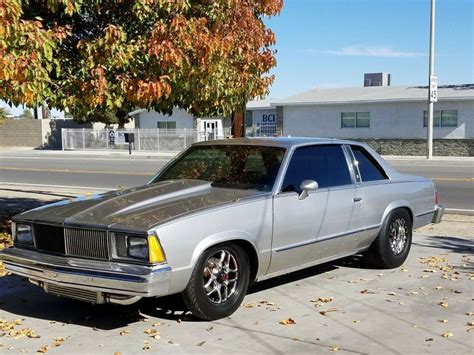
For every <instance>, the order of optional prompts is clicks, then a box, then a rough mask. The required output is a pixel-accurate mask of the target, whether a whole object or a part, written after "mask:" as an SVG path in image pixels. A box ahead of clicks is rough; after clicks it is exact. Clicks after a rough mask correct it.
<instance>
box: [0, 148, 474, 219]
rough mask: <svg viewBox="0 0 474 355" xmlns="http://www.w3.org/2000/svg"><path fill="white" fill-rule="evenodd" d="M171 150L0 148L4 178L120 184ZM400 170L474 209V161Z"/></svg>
mask: <svg viewBox="0 0 474 355" xmlns="http://www.w3.org/2000/svg"><path fill="white" fill-rule="evenodd" d="M168 159H169V158H168V157H165V156H147V155H139V156H137V155H132V156H128V155H123V154H121V155H119V154H116V155H110V154H109V155H104V154H82V153H77V152H57V153H56V152H42V151H31V150H21V151H11V150H9V151H0V183H1V182H7V183H23V184H40V185H61V186H71V187H89V188H101V189H114V188H118V187H131V186H137V185H141V184H145V183H146V182H147V181H149V180H150V178H151V177H152V176H153V175H154V174H155V173H156V172H157V171H158V170H159V169H160V168H161V167H162V166H163V165H164V164H165V163H166V162H167V161H168ZM390 163H391V164H392V165H393V166H394V167H395V168H396V169H397V170H399V171H401V172H405V173H409V174H415V175H421V176H425V177H428V178H431V179H433V180H434V182H435V184H436V186H437V187H438V191H439V195H440V200H441V201H442V203H443V204H444V205H445V207H447V208H451V209H469V210H472V209H474V202H473V201H474V164H473V163H472V162H469V161H458V160H443V161H439V160H436V161H421V160H392V161H390Z"/></svg>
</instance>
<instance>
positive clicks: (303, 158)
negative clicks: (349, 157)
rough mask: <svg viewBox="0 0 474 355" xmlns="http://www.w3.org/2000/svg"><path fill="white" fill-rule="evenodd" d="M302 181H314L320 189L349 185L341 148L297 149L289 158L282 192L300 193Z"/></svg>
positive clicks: (312, 147) (331, 146) (348, 176)
mask: <svg viewBox="0 0 474 355" xmlns="http://www.w3.org/2000/svg"><path fill="white" fill-rule="evenodd" d="M303 180H315V181H316V182H317V183H318V185H319V187H320V188H324V187H333V186H341V185H348V184H351V183H352V180H351V175H350V172H349V168H348V166H347V161H346V158H345V155H344V152H343V151H342V148H341V146H339V145H334V144H333V145H317V146H310V147H301V148H297V149H296V150H295V152H294V153H293V156H292V157H291V161H290V164H289V166H288V170H287V172H286V176H285V179H284V181H283V185H282V191H283V192H286V191H296V192H300V185H301V182H302V181H303Z"/></svg>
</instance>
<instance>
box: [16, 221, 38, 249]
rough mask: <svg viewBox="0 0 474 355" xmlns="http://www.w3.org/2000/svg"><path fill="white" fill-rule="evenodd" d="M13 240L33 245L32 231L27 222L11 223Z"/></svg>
mask: <svg viewBox="0 0 474 355" xmlns="http://www.w3.org/2000/svg"><path fill="white" fill-rule="evenodd" d="M12 230H13V241H14V242H15V243H17V244H22V245H33V233H32V232H31V226H30V225H28V224H15V225H13V228H12Z"/></svg>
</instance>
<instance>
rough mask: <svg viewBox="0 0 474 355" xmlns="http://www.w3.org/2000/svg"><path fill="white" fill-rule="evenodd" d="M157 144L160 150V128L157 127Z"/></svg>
mask: <svg viewBox="0 0 474 355" xmlns="http://www.w3.org/2000/svg"><path fill="white" fill-rule="evenodd" d="M156 146H157V151H158V152H159V151H160V129H159V128H157V129H156Z"/></svg>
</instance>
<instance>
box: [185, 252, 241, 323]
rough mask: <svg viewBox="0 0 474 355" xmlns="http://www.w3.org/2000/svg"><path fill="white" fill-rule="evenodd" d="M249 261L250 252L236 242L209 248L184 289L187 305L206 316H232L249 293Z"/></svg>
mask: <svg viewBox="0 0 474 355" xmlns="http://www.w3.org/2000/svg"><path fill="white" fill-rule="evenodd" d="M249 265H250V263H249V258H248V255H247V253H246V252H245V250H244V249H242V248H241V247H239V246H237V245H231V244H226V245H218V246H214V247H211V248H209V249H207V250H206V251H205V252H204V253H203V254H202V255H201V256H200V258H199V260H198V262H197V263H196V266H195V267H194V270H193V273H192V274H191V279H190V280H189V283H188V286H187V287H186V289H185V290H184V292H183V301H184V303H185V305H186V307H187V308H188V309H189V310H190V311H191V312H192V313H193V314H194V315H195V316H196V317H198V318H200V319H203V320H215V319H220V318H224V317H227V316H230V315H231V314H232V313H234V312H235V311H236V310H237V308H239V306H240V304H241V303H242V300H243V299H244V297H245V294H246V293H247V288H248V284H249V277H250V270H249Z"/></svg>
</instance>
